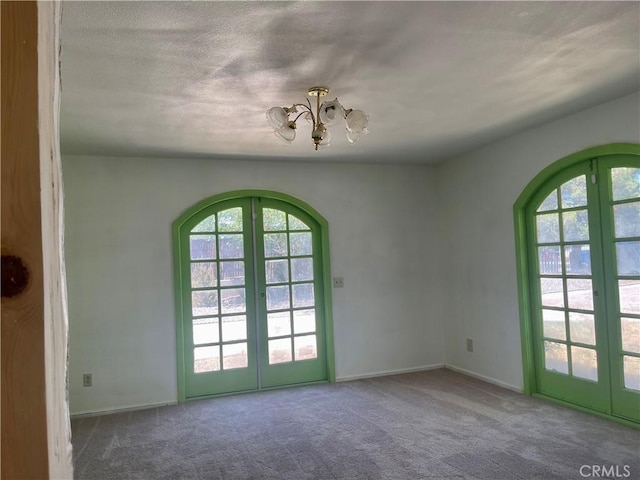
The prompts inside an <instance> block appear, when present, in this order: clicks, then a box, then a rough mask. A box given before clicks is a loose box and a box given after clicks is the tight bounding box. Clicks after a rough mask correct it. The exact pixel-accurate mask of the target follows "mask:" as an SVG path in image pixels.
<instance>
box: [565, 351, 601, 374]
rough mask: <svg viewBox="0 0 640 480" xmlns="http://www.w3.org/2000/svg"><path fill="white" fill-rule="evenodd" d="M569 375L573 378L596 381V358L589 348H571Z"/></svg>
mask: <svg viewBox="0 0 640 480" xmlns="http://www.w3.org/2000/svg"><path fill="white" fill-rule="evenodd" d="M571 373H572V374H573V376H574V377H580V378H585V379H587V380H593V381H594V382H597V381H598V357H597V355H596V351H595V350H593V349H591V348H583V347H576V346H572V347H571Z"/></svg>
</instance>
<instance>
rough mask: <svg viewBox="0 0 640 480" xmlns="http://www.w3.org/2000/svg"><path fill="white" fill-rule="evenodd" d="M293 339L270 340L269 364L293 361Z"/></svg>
mask: <svg viewBox="0 0 640 480" xmlns="http://www.w3.org/2000/svg"><path fill="white" fill-rule="evenodd" d="M292 360H293V357H292V355H291V339H290V338H281V339H279V340H269V364H274V363H284V362H291V361H292Z"/></svg>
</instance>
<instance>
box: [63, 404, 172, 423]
mask: <svg viewBox="0 0 640 480" xmlns="http://www.w3.org/2000/svg"><path fill="white" fill-rule="evenodd" d="M177 403H178V402H160V403H148V404H143V405H130V406H126V407H118V408H113V409H110V410H86V411H84V412H78V413H72V414H71V415H69V417H70V418H71V419H75V418H86V417H97V416H99V415H110V414H112V413H126V412H135V411H136V410H146V409H148V408H156V407H166V406H168V405H176V404H177Z"/></svg>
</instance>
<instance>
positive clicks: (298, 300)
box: [291, 283, 314, 308]
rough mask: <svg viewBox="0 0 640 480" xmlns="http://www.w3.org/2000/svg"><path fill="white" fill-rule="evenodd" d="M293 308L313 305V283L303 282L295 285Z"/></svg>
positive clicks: (293, 287)
mask: <svg viewBox="0 0 640 480" xmlns="http://www.w3.org/2000/svg"><path fill="white" fill-rule="evenodd" d="M291 289H292V290H293V308H299V307H313V305H314V298H313V283H301V284H299V285H293V286H292V287H291Z"/></svg>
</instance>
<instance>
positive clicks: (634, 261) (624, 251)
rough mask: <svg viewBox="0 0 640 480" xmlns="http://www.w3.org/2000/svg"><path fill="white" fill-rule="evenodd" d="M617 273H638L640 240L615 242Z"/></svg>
mask: <svg viewBox="0 0 640 480" xmlns="http://www.w3.org/2000/svg"><path fill="white" fill-rule="evenodd" d="M616 260H617V264H618V275H640V242H619V243H616Z"/></svg>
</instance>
